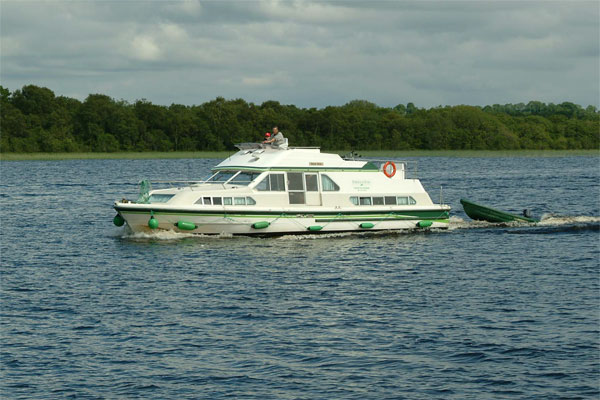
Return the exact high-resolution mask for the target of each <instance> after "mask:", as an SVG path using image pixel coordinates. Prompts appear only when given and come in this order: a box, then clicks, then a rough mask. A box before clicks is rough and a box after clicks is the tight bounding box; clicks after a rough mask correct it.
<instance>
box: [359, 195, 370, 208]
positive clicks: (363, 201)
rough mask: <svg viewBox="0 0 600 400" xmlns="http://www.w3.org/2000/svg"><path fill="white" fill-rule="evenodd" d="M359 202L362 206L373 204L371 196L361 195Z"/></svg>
mask: <svg viewBox="0 0 600 400" xmlns="http://www.w3.org/2000/svg"><path fill="white" fill-rule="evenodd" d="M359 203H360V205H361V206H370V205H371V198H370V197H361V198H360V199H359Z"/></svg>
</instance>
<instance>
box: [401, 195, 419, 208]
mask: <svg viewBox="0 0 600 400" xmlns="http://www.w3.org/2000/svg"><path fill="white" fill-rule="evenodd" d="M396 199H397V201H398V205H401V206H407V205H409V204H410V205H415V204H417V201H416V200H415V199H414V198H413V197H412V196H398V197H396Z"/></svg>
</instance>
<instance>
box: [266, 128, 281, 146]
mask: <svg viewBox="0 0 600 400" xmlns="http://www.w3.org/2000/svg"><path fill="white" fill-rule="evenodd" d="M263 143H266V144H270V145H271V146H273V147H280V146H282V145H283V144H285V138H284V137H283V134H282V133H281V132H279V128H278V127H276V126H274V127H273V133H272V134H271V138H270V139H267V140H265V141H264V142H263Z"/></svg>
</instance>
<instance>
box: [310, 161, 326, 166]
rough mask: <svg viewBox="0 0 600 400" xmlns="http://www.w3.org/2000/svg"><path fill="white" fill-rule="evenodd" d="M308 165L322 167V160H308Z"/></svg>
mask: <svg viewBox="0 0 600 400" xmlns="http://www.w3.org/2000/svg"><path fill="white" fill-rule="evenodd" d="M308 165H310V166H311V167H322V166H323V165H324V164H323V163H322V162H312V161H311V162H309V163H308Z"/></svg>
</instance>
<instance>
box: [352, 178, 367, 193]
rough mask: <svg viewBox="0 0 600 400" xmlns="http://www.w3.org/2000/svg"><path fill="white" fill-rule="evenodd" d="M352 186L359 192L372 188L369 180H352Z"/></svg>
mask: <svg viewBox="0 0 600 400" xmlns="http://www.w3.org/2000/svg"><path fill="white" fill-rule="evenodd" d="M352 188H353V189H354V190H356V191H358V192H366V191H368V190H369V189H371V181H369V180H352Z"/></svg>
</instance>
